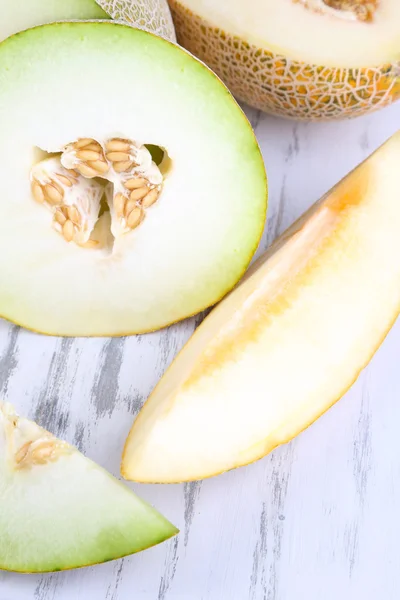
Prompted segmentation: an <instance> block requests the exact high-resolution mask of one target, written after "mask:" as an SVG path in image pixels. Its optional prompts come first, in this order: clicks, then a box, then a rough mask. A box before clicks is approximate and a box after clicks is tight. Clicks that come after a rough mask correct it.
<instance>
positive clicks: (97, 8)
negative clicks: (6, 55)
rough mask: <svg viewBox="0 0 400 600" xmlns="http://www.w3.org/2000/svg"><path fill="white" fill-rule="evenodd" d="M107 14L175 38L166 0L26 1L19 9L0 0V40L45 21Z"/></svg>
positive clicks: (5, 0)
mask: <svg viewBox="0 0 400 600" xmlns="http://www.w3.org/2000/svg"><path fill="white" fill-rule="evenodd" d="M110 17H112V18H113V19H118V20H121V21H124V22H126V23H129V24H130V25H133V26H135V27H140V28H142V29H146V30H148V31H152V32H153V33H156V34H157V35H160V36H162V37H165V38H166V39H168V40H170V41H172V42H173V41H175V40H176V38H175V31H174V26H173V23H172V19H171V13H170V11H169V8H168V4H167V0H97V1H95V0H29V1H28V2H25V3H24V7H23V9H22V10H21V6H20V4H19V3H18V2H16V1H15V0H2V2H1V20H0V41H1V40H4V39H6V38H7V37H9V36H10V35H12V34H14V33H18V32H19V31H23V30H24V29H28V28H29V27H34V26H36V25H44V24H45V23H53V22H55V21H69V20H85V19H109V18H110Z"/></svg>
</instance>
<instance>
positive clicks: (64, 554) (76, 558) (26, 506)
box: [0, 404, 177, 573]
mask: <svg viewBox="0 0 400 600" xmlns="http://www.w3.org/2000/svg"><path fill="white" fill-rule="evenodd" d="M176 533H177V529H176V528H175V527H174V526H173V525H171V524H170V523H169V522H168V521H167V520H166V519H164V517H162V516H161V515H160V514H159V513H157V512H156V511H155V510H154V509H153V508H152V507H151V506H149V505H148V504H146V503H145V502H143V501H142V500H140V498H138V497H137V496H136V495H135V494H134V493H133V492H131V491H130V490H129V489H128V488H127V487H126V486H124V485H122V484H121V483H120V482H119V481H118V480H117V479H115V478H114V477H112V476H111V475H110V474H109V473H107V471H105V470H104V469H102V468H101V467H99V466H98V465H96V464H95V463H93V462H92V461H91V460H88V459H87V458H85V457H84V456H83V455H82V454H80V452H78V451H77V450H76V449H75V448H73V447H72V446H70V445H69V444H67V443H66V442H62V441H61V440H59V439H57V438H55V437H54V436H53V435H51V434H50V433H48V432H47V431H45V430H44V429H42V428H41V427H39V426H38V425H36V423H33V422H32V421H28V419H25V418H22V417H19V416H17V415H16V414H15V412H14V410H13V409H12V407H11V406H10V405H7V404H6V405H4V404H0V569H5V570H8V571H19V572H29V573H39V572H45V571H60V570H64V569H72V568H76V567H84V566H88V565H92V564H96V563H101V562H105V561H109V560H113V559H116V558H121V557H122V556H126V555H128V554H132V553H134V552H139V551H140V550H144V549H146V548H148V547H150V546H154V545H155V544H158V543H160V542H162V541H164V540H166V539H168V538H170V537H171V536H173V535H175V534H176Z"/></svg>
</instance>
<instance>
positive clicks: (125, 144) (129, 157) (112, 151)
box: [105, 138, 137, 173]
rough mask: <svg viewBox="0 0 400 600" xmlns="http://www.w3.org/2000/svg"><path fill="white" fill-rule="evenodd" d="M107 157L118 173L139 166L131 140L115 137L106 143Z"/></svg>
mask: <svg viewBox="0 0 400 600" xmlns="http://www.w3.org/2000/svg"><path fill="white" fill-rule="evenodd" d="M105 149H106V157H107V160H108V161H109V162H110V163H111V165H112V168H113V169H114V171H115V172H116V173H127V172H129V171H130V170H131V169H132V168H133V167H136V166H137V163H136V162H135V159H134V154H135V147H134V146H133V144H132V143H131V142H130V141H129V140H123V139H121V138H113V139H111V140H108V142H106V144H105Z"/></svg>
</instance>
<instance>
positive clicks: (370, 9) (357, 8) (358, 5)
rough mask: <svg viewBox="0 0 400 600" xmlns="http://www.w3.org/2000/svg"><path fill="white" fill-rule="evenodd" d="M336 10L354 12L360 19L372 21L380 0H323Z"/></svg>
mask: <svg viewBox="0 0 400 600" xmlns="http://www.w3.org/2000/svg"><path fill="white" fill-rule="evenodd" d="M323 2H324V4H326V5H327V6H329V7H330V8H333V9H334V10H339V11H340V10H341V11H347V12H352V13H353V14H354V15H355V17H356V18H357V19H359V20H360V21H372V19H373V16H374V13H375V11H376V9H377V8H378V0H323Z"/></svg>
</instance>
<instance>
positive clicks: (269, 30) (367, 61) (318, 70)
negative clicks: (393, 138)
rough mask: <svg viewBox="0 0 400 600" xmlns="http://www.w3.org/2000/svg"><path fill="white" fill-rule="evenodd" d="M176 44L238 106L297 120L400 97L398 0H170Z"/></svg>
mask: <svg viewBox="0 0 400 600" xmlns="http://www.w3.org/2000/svg"><path fill="white" fill-rule="evenodd" d="M169 2H170V7H171V10H172V15H173V18H174V22H175V27H176V31H177V36H178V41H179V42H180V43H181V44H182V45H183V46H184V47H185V48H188V50H190V51H191V52H193V54H195V55H196V56H198V57H199V58H201V59H202V60H204V61H205V62H206V63H207V64H208V65H209V66H210V67H211V68H212V69H214V71H215V72H216V73H218V75H219V76H220V77H221V78H222V80H223V81H224V82H225V83H226V84H227V85H228V86H229V87H230V89H231V91H232V92H233V93H234V94H235V95H236V96H237V97H238V98H240V99H241V100H243V101H245V102H247V103H249V104H250V105H252V106H255V107H256V108H259V109H261V110H264V111H267V112H270V113H273V114H276V115H281V116H284V117H291V118H295V119H338V118H343V117H354V116H358V115H362V114H365V113H367V112H370V111H372V110H376V109H377V108H381V107H383V106H386V105H388V104H390V103H391V102H394V101H395V100H396V99H398V98H399V97H400V35H399V32H400V2H399V1H398V0H380V1H379V2H378V0H231V1H230V2H215V0H169Z"/></svg>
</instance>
